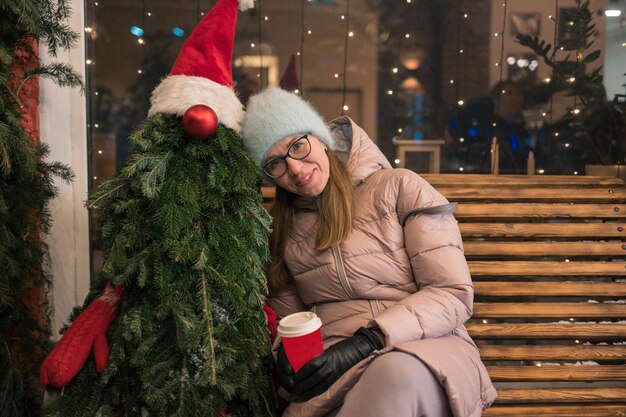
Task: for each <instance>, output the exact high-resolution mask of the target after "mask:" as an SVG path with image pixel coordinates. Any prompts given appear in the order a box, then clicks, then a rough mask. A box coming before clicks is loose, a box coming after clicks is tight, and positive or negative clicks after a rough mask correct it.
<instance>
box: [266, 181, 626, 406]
mask: <svg viewBox="0 0 626 417" xmlns="http://www.w3.org/2000/svg"><path fill="white" fill-rule="evenodd" d="M423 176H424V178H425V179H426V180H427V181H428V182H430V183H431V184H432V185H433V186H434V187H435V188H436V189H437V190H439V191H440V192H441V193H442V194H443V195H444V196H446V197H447V198H448V200H450V201H451V202H458V203H459V208H458V211H457V212H456V213H455V216H456V217H457V219H458V221H459V226H460V229H461V233H462V235H463V241H464V248H465V254H466V257H467V259H468V264H469V268H470V271H471V273H472V278H473V280H474V289H475V304H474V315H473V317H472V319H471V320H470V321H469V322H468V323H467V325H466V327H467V329H468V331H469V332H470V334H471V335H472V337H473V338H474V340H475V341H476V343H477V344H478V346H479V349H480V352H481V356H482V358H483V360H484V361H485V363H486V365H487V367H488V370H489V373H490V375H491V378H492V379H493V381H494V383H495V385H496V388H497V389H498V399H497V400H496V402H495V404H494V405H493V406H492V407H491V408H490V409H488V410H487V411H486V412H485V413H484V415H485V416H554V417H556V416H559V417H566V416H626V230H624V229H625V228H626V188H625V187H624V184H623V182H622V181H621V180H619V179H616V178H605V177H587V176H506V175H501V176H494V175H471V174H470V175H456V174H424V175H423ZM264 196H265V197H266V202H267V203H269V202H270V201H271V198H272V197H273V190H272V189H265V190H264Z"/></svg>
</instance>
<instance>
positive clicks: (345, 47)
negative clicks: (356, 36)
mask: <svg viewBox="0 0 626 417" xmlns="http://www.w3.org/2000/svg"><path fill="white" fill-rule="evenodd" d="M344 16H345V17H346V18H345V19H344V20H345V22H346V29H345V30H346V36H345V38H344V42H343V71H342V73H341V75H342V76H343V79H342V81H343V83H342V88H341V102H342V103H343V107H342V112H341V115H342V116H343V115H344V114H345V112H346V111H348V109H349V107H348V105H347V104H346V91H347V88H348V85H347V82H348V81H347V78H348V77H347V71H348V45H349V42H348V40H349V39H350V37H352V36H353V33H352V31H351V30H350V0H347V1H346V10H345V12H344Z"/></svg>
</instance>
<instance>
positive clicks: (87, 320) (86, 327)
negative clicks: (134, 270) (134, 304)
mask: <svg viewBox="0 0 626 417" xmlns="http://www.w3.org/2000/svg"><path fill="white" fill-rule="evenodd" d="M123 293H124V286H123V285H118V286H117V287H115V288H112V287H111V284H110V283H108V282H107V283H106V285H105V287H104V290H103V291H102V295H100V296H99V297H98V298H96V299H95V300H94V301H93V302H92V303H91V304H89V305H88V306H87V308H86V309H84V310H83V311H82V313H80V314H79V315H78V317H77V318H76V320H74V322H73V323H72V324H71V325H70V327H69V328H68V329H67V331H66V332H65V333H64V334H63V337H61V340H59V342H58V343H57V344H56V346H55V347H54V349H52V352H50V354H49V355H48V356H47V357H46V359H45V360H44V361H43V363H42V364H41V369H40V371H39V380H40V381H41V383H43V384H45V385H51V386H53V387H56V388H62V387H64V386H65V385H67V384H69V383H70V381H71V380H72V379H74V377H75V376H76V375H77V374H78V372H80V370H81V369H82V368H83V366H84V365H85V362H87V358H88V357H89V353H90V352H91V349H92V346H93V353H94V358H95V360H96V370H97V371H98V373H102V371H104V369H105V368H106V366H107V361H108V359H109V345H108V343H107V340H106V332H107V331H108V329H109V326H111V323H113V320H115V318H116V317H117V314H118V312H119V305H120V299H121V298H122V294H123Z"/></svg>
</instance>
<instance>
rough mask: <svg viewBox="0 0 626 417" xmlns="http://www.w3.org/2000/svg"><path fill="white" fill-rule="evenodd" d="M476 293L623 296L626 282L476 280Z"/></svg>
mask: <svg viewBox="0 0 626 417" xmlns="http://www.w3.org/2000/svg"><path fill="white" fill-rule="evenodd" d="M474 292H475V294H476V295H482V296H490V297H514V296H535V297H555V296H573V297H623V296H626V282H584V281H583V282H524V285H520V283H519V282H482V281H475V282H474Z"/></svg>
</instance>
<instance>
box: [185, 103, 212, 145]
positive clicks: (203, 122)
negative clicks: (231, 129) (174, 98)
mask: <svg viewBox="0 0 626 417" xmlns="http://www.w3.org/2000/svg"><path fill="white" fill-rule="evenodd" d="M217 123H218V120H217V114H215V112H214V111H213V109H212V108H210V107H209V106H206V105H204V104H196V105H195V106H191V107H189V108H188V109H187V111H186V112H185V114H184V115H183V127H184V128H185V133H187V134H188V135H189V136H191V137H192V138H194V139H199V140H206V139H208V138H210V137H211V136H213V135H214V134H215V131H216V130H217Z"/></svg>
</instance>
